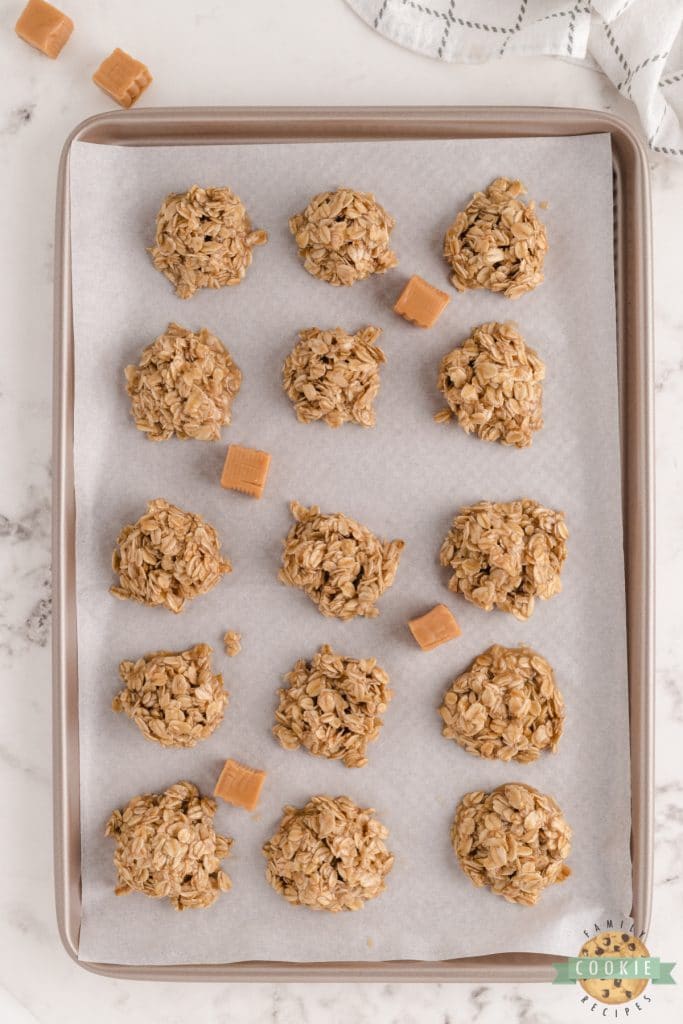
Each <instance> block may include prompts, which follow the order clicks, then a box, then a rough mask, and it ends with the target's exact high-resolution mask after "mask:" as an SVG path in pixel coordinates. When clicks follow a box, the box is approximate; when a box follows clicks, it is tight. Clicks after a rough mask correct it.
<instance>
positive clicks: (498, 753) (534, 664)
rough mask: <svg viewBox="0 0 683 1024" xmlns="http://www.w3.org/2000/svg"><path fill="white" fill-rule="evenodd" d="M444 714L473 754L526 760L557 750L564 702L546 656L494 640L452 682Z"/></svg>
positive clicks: (447, 730) (448, 729)
mask: <svg viewBox="0 0 683 1024" xmlns="http://www.w3.org/2000/svg"><path fill="white" fill-rule="evenodd" d="M439 714H440V715H441V718H442V719H443V730H442V731H443V735H444V736H445V737H446V738H447V739H451V740H455V741H456V743H459V744H460V746H461V747H463V748H464V749H465V750H467V751H468V753H470V754H477V755H478V756H479V757H489V758H498V759H500V760H501V761H511V760H514V761H518V762H520V763H522V764H527V763H529V762H531V761H535V760H536V758H537V757H538V756H539V754H540V753H541V752H542V751H543V750H551V751H553V753H554V752H555V751H556V750H557V745H558V743H559V741H560V736H561V735H562V727H563V725H564V701H563V699H562V694H561V693H560V691H559V690H558V688H557V685H556V683H555V673H554V672H553V670H552V668H551V666H550V664H549V663H548V662H547V661H546V659H545V658H542V657H541V655H540V654H537V653H536V651H533V650H532V649H531V648H530V647H524V646H522V647H502V646H501V645H500V644H494V645H493V646H492V647H489V649H488V650H486V651H484V652H483V654H480V655H479V656H478V657H476V658H475V659H474V661H473V662H472V664H471V665H470V666H469V668H468V669H467V670H466V671H465V672H463V673H462V674H461V675H459V676H458V677H457V679H455V680H454V682H453V683H451V686H450V687H449V689H448V690H447V691H446V694H445V695H444V698H443V703H442V705H441V707H440V708H439Z"/></svg>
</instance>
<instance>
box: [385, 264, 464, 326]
mask: <svg viewBox="0 0 683 1024" xmlns="http://www.w3.org/2000/svg"><path fill="white" fill-rule="evenodd" d="M450 301H451V297H450V295H446V293H445V292H440V291H439V289H438V288H435V287H434V285H432V284H429V283H428V282H427V281H425V280H423V278H421V277H417V275H414V276H413V277H411V278H410V280H409V281H408V284H407V285H406V286H405V288H404V289H403V291H402V292H401V294H400V295H399V297H398V302H397V303H396V305H395V306H394V312H395V313H398V314H399V315H400V316H402V317H404V318H405V319H406V320H410V322H411V323H414V324H416V325H417V326H418V327H433V326H434V324H435V323H436V321H437V320H438V319H439V317H440V316H441V314H442V313H443V311H444V309H445V308H446V306H447V305H448V303H449V302H450Z"/></svg>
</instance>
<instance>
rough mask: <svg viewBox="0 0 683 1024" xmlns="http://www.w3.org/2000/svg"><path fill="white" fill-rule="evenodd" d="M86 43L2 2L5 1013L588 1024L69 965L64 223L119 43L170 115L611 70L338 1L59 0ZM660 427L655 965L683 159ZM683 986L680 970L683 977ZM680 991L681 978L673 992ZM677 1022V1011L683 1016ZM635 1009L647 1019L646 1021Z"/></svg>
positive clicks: (662, 291)
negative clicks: (57, 223) (88, 120)
mask: <svg viewBox="0 0 683 1024" xmlns="http://www.w3.org/2000/svg"><path fill="white" fill-rule="evenodd" d="M64 6H65V7H66V8H67V9H68V12H69V13H70V14H71V15H72V16H73V18H74V20H75V22H76V31H75V33H74V35H73V37H72V39H71V41H70V42H69V44H68V46H67V47H66V49H65V50H64V52H63V53H62V55H61V57H60V58H59V60H58V61H56V62H52V61H50V60H48V59H47V58H45V57H43V56H42V55H40V54H39V53H37V52H36V51H34V50H31V49H29V48H28V47H27V46H25V45H24V44H23V43H22V42H21V41H19V40H18V39H17V38H16V37H15V36H14V33H13V30H12V28H13V24H14V21H15V20H16V17H17V15H18V11H19V9H20V7H21V0H17V2H15V0H0V69H1V71H2V89H1V90H0V195H1V196H2V209H3V233H2V238H1V240H0V247H1V251H2V259H1V261H0V265H1V266H2V273H1V274H0V309H2V311H3V317H2V322H3V324H4V328H3V332H2V333H3V340H2V344H1V345H0V436H1V437H2V438H3V443H2V444H1V445H0V672H1V673H2V682H3V687H2V693H3V698H4V701H5V704H4V707H3V714H2V715H1V716H0V770H1V772H2V781H3V787H2V788H3V793H4V794H5V795H4V799H3V801H2V805H1V809H0V828H1V829H2V837H3V841H2V854H1V856H2V875H3V877H4V878H5V883H4V885H3V887H2V894H1V895H0V921H1V923H0V949H1V951H2V955H1V956H0V1020H2V1021H3V1022H6V1024H20V1022H24V1021H40V1022H41V1024H42V1022H50V1024H62V1022H64V1024H67V1022H68V1024H80V1022H81V1021H83V1022H86V1021H88V1022H89V1021H90V1020H91V1019H93V1018H95V1019H97V1020H98V1021H99V1022H100V1024H109V1022H118V1021H120V1020H124V1019H125V1020H126V1021H127V1022H128V1024H138V1022H143V1021H144V1022H147V1021H161V1020H163V1021H166V1022H169V1024H172V1022H176V1021H178V1022H180V1021H185V1020H187V1019H194V1020H201V1021H205V1020H206V1021H216V1022H220V1021H225V1022H228V1021H231V1022H232V1021H239V1022H240V1024H251V1022H261V1021H267V1020H272V1021H274V1022H280V1024H285V1022H286V1024H290V1022H292V1024H294V1022H302V1024H303V1022H306V1024H317V1022H318V1021H325V1022H336V1021H342V1020H344V1021H348V1020H352V1021H355V1022H356V1024H365V1022H368V1024H369V1022H371V1021H373V1022H387V1024H388V1022H396V1024H408V1022H411V1024H412V1022H415V1024H427V1022H430V1024H431V1022H443V1024H447V1022H453V1024H455V1022H460V1021H468V1022H470V1024H473V1022H477V1024H490V1022H496V1024H497V1022H499V1021H500V1022H501V1024H502V1022H506V1024H507V1022H510V1024H513V1022H520V1024H521V1022H523V1024H535V1022H539V1024H541V1022H547V1021H562V1022H564V1021H579V1020H581V1019H584V1014H586V1013H587V1012H588V1011H587V1010H586V1008H585V1007H579V1006H578V999H577V997H576V994H575V993H574V991H573V990H570V989H568V988H566V989H557V988H551V987H550V986H548V985H540V986H534V985H515V986H508V985H505V986H503V985H496V986H486V985H476V986H475V985H461V986H457V985H424V986H417V985H368V986H360V985H318V986H304V985H253V986H238V985H232V986H231V985H189V984H188V985H175V986H172V987H168V986H163V985H160V984H157V983H147V984H141V983H132V982H121V981H112V980H109V979H103V978H99V977H96V976H94V975H91V974H88V973H86V972H85V971H83V970H81V969H80V968H79V967H77V966H76V965H75V964H73V963H72V962H71V960H69V959H68V957H67V956H66V954H65V953H64V951H63V950H62V948H61V946H60V943H59V939H58V936H57V931H56V927H55V919H54V905H53V897H52V840H51V831H50V816H51V790H50V710H49V709H50V652H49V632H50V600H49V585H50V525H49V516H50V429H51V419H50V378H51V341H52V339H51V331H52V258H53V239H52V236H53V208H54V192H55V180H56V172H57V161H58V157H59V153H60V149H61V147H62V144H63V142H64V139H65V137H66V136H67V134H68V133H69V131H70V130H71V129H72V128H73V127H74V125H76V124H77V123H78V122H79V121H81V120H82V119H83V118H85V117H88V116H90V115H91V114H95V113H98V112H100V111H104V110H107V109H109V108H110V107H111V104H110V103H109V101H108V99H107V97H105V96H104V95H103V94H102V93H100V92H99V90H97V89H96V88H95V87H94V86H93V85H92V84H91V82H90V75H91V74H92V72H93V70H94V68H95V67H96V66H97V64H98V63H99V62H100V60H101V59H102V57H103V56H104V55H105V54H106V53H108V52H109V51H110V50H111V49H112V48H113V47H114V46H121V47H123V48H124V49H127V50H129V51H130V52H132V53H133V54H134V55H136V56H139V57H140V58H141V59H143V60H144V61H146V62H147V63H148V64H149V66H150V67H151V69H152V71H153V74H154V79H155V80H154V83H153V85H152V86H151V88H150V89H149V90H148V92H147V93H146V94H145V96H144V99H143V102H144V104H145V105H150V106H167V105H198V104H202V105H203V104H221V105H241V104H244V105H282V104H318V105H340V104H365V105H367V104H486V103H494V104H495V103H508V104H547V105H551V106H577V107H593V108H598V109H602V110H611V111H615V112H616V113H619V114H621V115H622V116H624V117H625V118H627V119H628V120H629V121H631V122H632V123H635V117H634V113H633V111H632V109H631V107H630V105H629V104H628V103H627V102H625V101H624V100H622V99H621V97H619V96H618V95H617V93H616V92H615V91H614V89H613V88H612V87H611V86H610V85H609V83H608V82H607V81H606V80H605V79H604V78H603V77H602V76H601V75H600V74H598V73H597V72H594V71H591V70H588V69H585V68H582V67H579V66H575V65H570V64H567V63H563V62H562V61H559V60H555V59H546V58H537V59H536V58H534V59H527V60H521V59H515V60H507V61H501V62H498V63H495V64H490V65H486V66H477V67H473V66H470V67H464V66H453V65H444V64H439V63H437V62H433V61H430V60H428V59H426V58H422V57H418V56H415V55H413V54H411V53H408V52H407V51H405V50H401V49H399V48H398V47H396V46H394V45H392V44H391V43H389V42H387V41H385V40H384V39H382V38H380V37H379V36H377V35H376V34H375V33H372V32H371V31H370V30H369V29H368V28H367V27H366V26H365V25H364V24H362V23H361V21H360V20H359V19H358V18H357V17H356V16H355V15H354V14H353V13H352V12H351V11H350V10H349V9H348V8H347V7H346V6H345V5H344V4H343V3H342V0H294V2H292V3H282V2H281V0H260V3H258V4H257V3H255V2H254V0H232V2H230V3H226V4H221V3H217V2H215V0H195V2H193V3H191V4H181V3H180V2H178V0H146V2H145V3H139V2H133V0H118V2H117V3H116V4H113V3H108V2H107V0H69V2H68V3H67V2H66V0H64ZM650 166H651V172H652V185H653V208H654V251H655V322H656V392H657V394H656V413H657V441H656V454H657V502H658V515H657V530H658V534H657V536H658V551H659V555H658V566H657V569H658V594H657V598H658V631H657V743H656V759H657V804H656V827H657V832H656V846H655V849H656V856H655V876H654V877H655V897H654V918H653V926H652V930H651V933H650V938H649V946H650V949H651V951H652V952H653V953H655V954H657V955H660V956H661V957H663V958H666V959H667V960H676V959H681V958H682V957H681V954H682V953H683V943H682V942H681V927H680V921H681V917H682V915H683V878H682V876H681V870H680V865H679V861H680V855H681V850H682V849H683V781H682V780H681V770H680V764H681V761H680V753H679V751H680V744H681V727H682V725H683V683H682V681H681V674H682V673H683V653H682V651H681V643H680V634H681V630H680V622H679V619H680V609H681V599H680V588H679V586H678V583H677V581H678V580H680V578H681V577H683V540H682V538H683V512H682V511H681V510H682V509H683V474H682V473H681V458H680V444H681V439H682V438H683V358H682V356H681V329H682V328H683V288H681V270H680V268H681V257H680V238H681V236H682V235H683V202H682V199H683V163H673V162H670V161H667V160H665V159H661V158H654V157H653V158H652V159H651V161H650ZM679 974H680V971H679ZM679 983H682V984H683V979H681V978H680V977H679ZM676 1010H677V1011H678V1012H677V1013H676ZM682 1011H683V998H682V997H681V988H680V985H679V987H678V988H660V989H657V990H656V991H655V993H654V997H653V1005H652V1006H650V1007H648V1008H647V1010H644V1011H643V1015H644V1016H645V1017H646V1018H647V1019H651V1020H653V1021H655V1020H656V1021H662V1022H668V1021H673V1020H674V1019H675V1018H676V1017H677V1018H678V1019H680V1018H681V1013H682ZM631 1016H638V1018H640V1016H641V1014H636V1011H635V1010H634V1011H633V1013H632V1015H631Z"/></svg>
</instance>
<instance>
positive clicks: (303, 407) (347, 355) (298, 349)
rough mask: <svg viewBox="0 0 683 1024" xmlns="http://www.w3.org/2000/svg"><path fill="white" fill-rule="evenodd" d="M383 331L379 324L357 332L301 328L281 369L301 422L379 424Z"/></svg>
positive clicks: (337, 424) (383, 356)
mask: <svg viewBox="0 0 683 1024" xmlns="http://www.w3.org/2000/svg"><path fill="white" fill-rule="evenodd" d="M381 333H382V331H381V328H379V327H365V328H363V329H362V330H360V331H357V332H356V334H347V333H346V331H344V330H342V328H341V327H335V328H333V329H332V330H328V331H323V330H320V329H319V328H317V327H311V328H309V329H308V330H304V331H300V332H299V341H298V342H297V344H296V345H295V346H294V348H293V349H292V351H291V352H290V354H289V355H288V356H287V358H286V360H285V364H284V367H283V369H282V384H283V387H284V389H285V394H286V395H287V397H288V398H289V399H290V400H291V402H292V403H293V405H294V410H295V412H296V418H297V419H298V420H299V422H300V423H311V422H313V421H314V420H324V422H325V423H327V424H328V426H330V427H340V426H341V425H342V423H349V422H351V423H358V424H359V425H360V426H361V427H372V426H374V425H375V410H374V409H373V402H374V400H375V398H376V396H377V392H378V391H379V386H380V378H379V368H380V366H381V365H382V363H383V362H385V355H384V352H383V351H382V349H381V348H379V346H378V345H376V344H375V342H376V341H377V339H378V338H379V336H380V334H381Z"/></svg>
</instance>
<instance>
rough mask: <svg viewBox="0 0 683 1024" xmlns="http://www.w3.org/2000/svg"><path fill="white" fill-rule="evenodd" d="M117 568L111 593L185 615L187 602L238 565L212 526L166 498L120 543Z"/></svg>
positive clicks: (149, 509) (131, 526) (120, 538)
mask: <svg viewBox="0 0 683 1024" xmlns="http://www.w3.org/2000/svg"><path fill="white" fill-rule="evenodd" d="M116 545H117V546H116V548H115V549H114V554H113V555H112V568H113V570H114V572H115V573H116V574H117V576H118V577H119V583H118V586H114V587H110V588H109V589H110V593H112V594H113V595H114V597H118V598H120V599H121V600H126V599H128V600H131V601H137V602H138V603H139V604H147V605H153V606H154V605H164V606H165V607H166V608H168V609H170V611H172V612H181V611H182V610H183V607H184V605H185V602H186V601H191V600H192V599H193V598H195V597H198V596H199V595H200V594H206V593H208V591H209V590H212V589H213V588H214V587H215V586H216V584H217V583H218V582H219V580H220V578H221V576H223V575H224V573H229V572H232V565H231V564H230V562H229V560H228V559H227V558H223V557H222V556H221V542H220V540H219V538H218V534H217V533H216V530H215V529H214V527H213V526H211V524H210V523H207V522H206V521H205V520H204V519H202V517H201V516H200V515H197V514H196V513H194V512H184V511H183V509H181V508H178V507H177V506H176V505H171V504H170V502H168V501H166V500H165V499H164V498H157V499H156V500H155V501H150V502H149V504H148V505H147V511H146V512H145V514H144V515H143V516H141V517H140V518H139V519H138V521H137V522H136V523H130V524H128V525H127V526H124V527H123V529H122V530H121V533H120V534H119V536H118V538H117V541H116Z"/></svg>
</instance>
